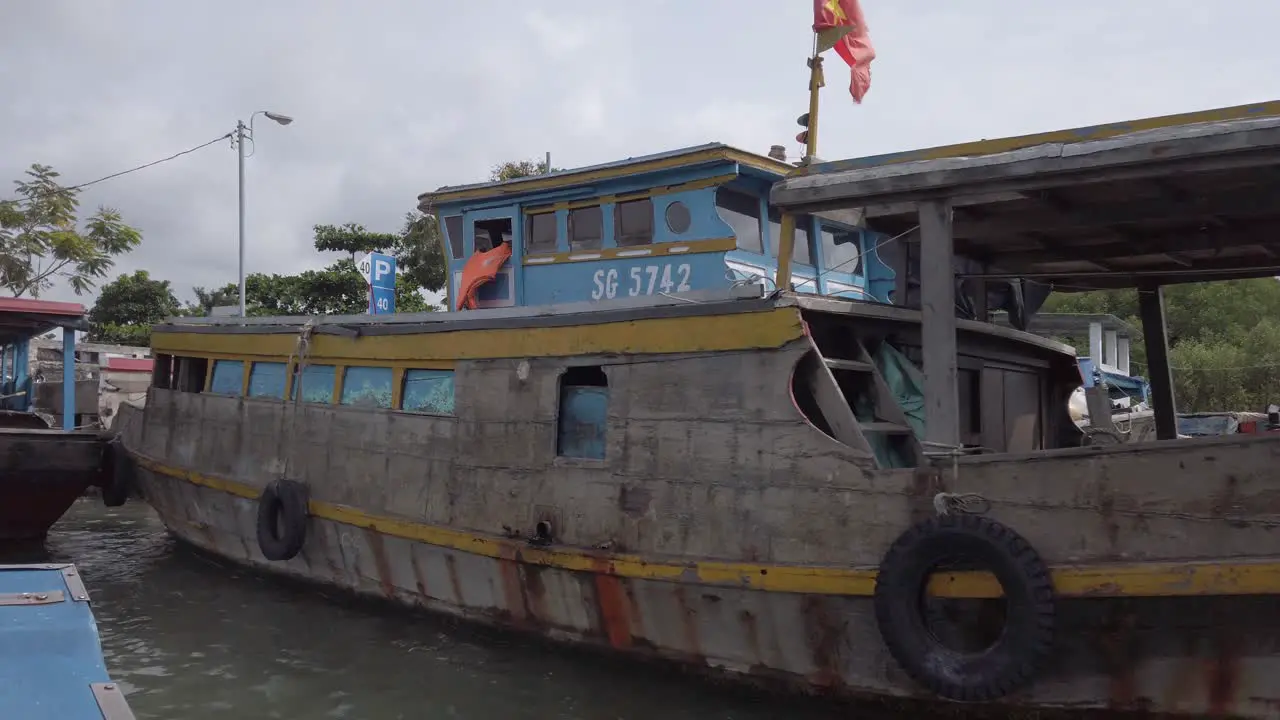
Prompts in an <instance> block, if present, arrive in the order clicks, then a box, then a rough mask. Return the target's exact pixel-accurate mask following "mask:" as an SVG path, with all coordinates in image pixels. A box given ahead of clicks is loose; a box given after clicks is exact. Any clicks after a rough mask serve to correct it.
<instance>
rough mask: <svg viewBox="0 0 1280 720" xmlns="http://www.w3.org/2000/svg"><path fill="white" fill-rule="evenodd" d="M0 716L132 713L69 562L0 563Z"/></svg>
mask: <svg viewBox="0 0 1280 720" xmlns="http://www.w3.org/2000/svg"><path fill="white" fill-rule="evenodd" d="M0 638H2V639H3V641H2V642H0V717H5V718H23V720H90V719H92V720H133V718H134V715H133V712H132V710H130V708H129V701H128V699H127V698H126V697H125V694H124V692H123V691H122V690H121V689H120V686H119V685H118V684H116V683H115V682H113V681H112V680H111V676H110V675H109V674H108V673H107V667H106V661H105V659H104V658H103V655H102V645H101V642H100V640H99V638H98V627H97V624H96V622H95V621H94V618H93V610H92V609H91V608H90V606H89V592H88V590H87V589H86V588H85V584H84V579H83V578H82V577H81V576H80V572H79V570H77V569H76V566H75V565H70V564H43V565H0Z"/></svg>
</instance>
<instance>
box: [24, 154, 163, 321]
mask: <svg viewBox="0 0 1280 720" xmlns="http://www.w3.org/2000/svg"><path fill="white" fill-rule="evenodd" d="M26 175H27V179H25V180H17V181H15V182H14V184H15V185H16V186H17V194H18V199H16V200H8V201H4V202H0V289H3V290H6V291H8V292H10V293H12V294H13V295H14V297H22V296H23V295H27V294H30V295H31V296H32V297H37V298H38V297H40V293H42V292H43V291H45V290H48V289H49V288H51V287H53V284H54V282H55V281H56V280H58V279H59V278H61V279H64V280H66V281H67V283H68V284H69V285H70V286H71V289H72V290H74V291H75V293H76V294H77V295H82V294H84V293H85V292H87V291H89V290H91V289H92V288H93V287H94V285H95V283H96V281H97V280H98V279H101V278H104V277H106V276H107V273H108V272H110V270H111V268H112V267H113V266H114V264H115V261H114V259H115V258H116V257H117V256H119V255H121V254H123V253H127V252H129V251H130V250H132V249H134V248H135V247H137V246H138V244H139V243H140V242H142V236H141V234H140V233H139V232H138V231H137V230H136V229H134V228H132V227H130V226H128V225H126V224H125V223H124V221H123V220H122V219H121V217H120V213H118V212H116V211H115V210H113V209H111V208H108V207H102V208H99V209H98V210H97V212H95V213H94V214H93V215H91V216H90V217H89V219H88V220H87V221H86V222H85V224H84V228H83V229H81V228H80V222H79V216H78V211H79V208H80V201H79V200H78V199H77V196H78V195H79V190H76V189H74V188H67V187H63V186H62V185H60V184H59V183H58V177H59V174H58V173H57V172H56V171H55V170H54V169H53V168H51V167H49V166H48V165H40V164H38V163H35V164H32V165H31V168H30V169H29V170H27V172H26Z"/></svg>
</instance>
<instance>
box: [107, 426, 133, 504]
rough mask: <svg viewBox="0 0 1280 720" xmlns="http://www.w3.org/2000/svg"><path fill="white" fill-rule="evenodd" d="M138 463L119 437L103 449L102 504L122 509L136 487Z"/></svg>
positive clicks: (114, 438) (112, 439)
mask: <svg viewBox="0 0 1280 720" xmlns="http://www.w3.org/2000/svg"><path fill="white" fill-rule="evenodd" d="M137 473H138V463H137V461H136V460H134V459H133V458H132V457H130V455H129V451H128V450H126V449H125V447H124V443H123V442H121V440H120V436H119V435H117V436H115V437H113V438H111V440H110V441H109V442H108V443H107V444H106V445H105V446H103V449H102V469H101V471H100V476H101V478H102V480H101V482H100V484H99V487H100V489H101V491H102V504H103V505H106V506H107V507H120V506H121V505H124V504H125V503H126V502H128V500H129V492H130V490H131V489H132V488H133V487H134V485H135V479H136V477H137Z"/></svg>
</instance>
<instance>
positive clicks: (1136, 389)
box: [1076, 357, 1151, 402]
mask: <svg viewBox="0 0 1280 720" xmlns="http://www.w3.org/2000/svg"><path fill="white" fill-rule="evenodd" d="M1076 362H1077V363H1078V364H1079V365H1080V374H1081V375H1082V376H1083V377H1084V386H1085V388H1086V389H1087V388H1091V387H1093V385H1094V378H1095V375H1101V376H1102V379H1103V380H1104V381H1106V383H1107V385H1108V386H1109V387H1112V388H1116V389H1119V390H1122V391H1123V392H1124V394H1125V395H1127V396H1129V397H1131V398H1133V399H1135V400H1140V401H1142V402H1147V401H1148V400H1149V399H1150V397H1149V396H1150V393H1151V386H1150V385H1149V384H1148V383H1147V381H1146V379H1145V378H1141V377H1138V376H1136V375H1121V374H1119V373H1113V372H1107V371H1106V370H1099V369H1098V368H1097V367H1096V366H1095V365H1094V363H1093V360H1092V359H1091V358H1087V357H1082V358H1077V359H1076Z"/></svg>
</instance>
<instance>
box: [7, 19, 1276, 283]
mask: <svg viewBox="0 0 1280 720" xmlns="http://www.w3.org/2000/svg"><path fill="white" fill-rule="evenodd" d="M863 7H864V9H865V11H866V15H867V20H868V24H869V25H870V28H871V35H872V40H873V41H874V43H875V45H876V49H877V52H878V53H879V58H878V59H877V60H876V61H875V64H874V65H873V66H872V68H873V70H872V78H873V79H872V87H871V92H870V93H869V94H868V96H867V99H866V102H865V103H864V104H863V105H861V106H855V105H853V103H852V102H851V101H850V99H849V96H848V93H847V89H846V86H847V81H848V75H847V73H846V72H845V71H844V68H843V66H842V64H841V63H840V60H839V58H838V57H836V56H835V55H834V53H829V55H830V57H829V58H828V62H827V67H828V87H827V89H826V91H825V92H824V103H823V115H822V118H823V124H822V132H821V140H822V146H821V148H820V153H819V154H820V155H821V156H822V157H823V158H825V159H835V158H838V157H850V156H858V155H867V154H874V153H880V152H888V151H893V150H904V149H909V148H914V147H924V146H930V145H937V144H945V143H951V142H963V141H968V140H976V139H980V138H991V137H1001V136H1007V135H1016V134H1022V133H1029V132H1037V131H1047V130H1054V129H1059V128H1065V127H1075V126H1079V125H1088V124H1094V123H1101V122H1109V121H1116V120H1126V119H1133V118H1138V117H1146V116H1151V115H1162V114H1168V113H1175V112H1184V111H1191V110H1198V109H1205V108H1212V107H1218V106H1225V105H1235V104H1242V103H1247V102H1255V101H1263V100H1271V99H1280V73H1277V72H1276V68H1280V43H1276V42H1275V41H1274V34H1275V32H1276V28H1278V27H1280V2H1275V1H1274V0H1271V1H1264V0H1218V2H1215V3H1207V2H1203V0H1199V1H1195V2H1193V1H1192V0H1076V1H1075V2H1071V3H1063V2H1044V1H1041V2H1027V1H1026V0H965V1H964V2H943V1H940V0H863ZM812 19H813V18H812V4H811V3H810V2H809V0H629V1H628V2H616V1H615V2H600V1H599V0H596V1H594V2H585V1H579V0H522V1H520V2H515V1H511V0H488V1H487V2H465V3H464V2H461V1H460V0H457V1H448V2H447V1H446V0H414V1H412V2H410V1H408V0H404V1H400V0H364V1H363V2H355V1H354V0H352V1H339V0H261V1H260V2H236V1H233V0H220V1H219V2H211V1H206V0H181V1H177V2H175V1H173V0H29V1H28V0H0V90H2V91H3V95H2V99H0V183H2V184H3V188H12V185H10V184H9V183H10V182H11V181H12V180H13V179H16V178H18V177H19V176H20V174H21V172H22V171H23V170H24V169H25V168H26V167H27V166H29V165H30V164H31V163H33V162H40V163H46V164H50V165H52V166H54V167H55V168H56V169H57V170H59V171H60V172H61V173H62V174H63V180H65V181H66V182H67V183H68V184H74V183H77V182H83V181H87V180H91V179H94V178H97V177H99V176H102V175H105V174H108V173H111V172H115V171H119V170H123V169H127V168H129V167H132V166H135V165H139V164H142V163H145V162H149V161H152V160H156V159H159V158H161V157H165V156H167V155H170V154H172V153H174V152H177V151H179V150H183V149H185V148H188V147H192V146H194V145H198V144H200V143H203V142H206V141H208V140H211V139H213V138H215V137H218V136H219V135H221V134H223V133H226V132H228V131H230V130H231V129H233V128H234V126H235V122H236V120H237V119H238V118H247V117H248V116H249V114H250V113H252V112H253V111H255V110H262V109H269V110H276V111H278V112H281V113H285V114H288V115H292V116H294V117H295V118H296V122H294V123H293V124H292V125H290V126H288V127H280V126H277V125H274V124H272V123H263V122H259V123H258V147H257V153H256V155H254V156H253V157H251V158H250V159H249V160H248V162H247V169H246V173H247V183H248V231H247V232H248V261H247V263H248V271H249V272H278V273H289V272H297V271H300V270H304V269H307V268H312V267H320V266H322V265H324V264H326V263H327V262H329V261H330V260H331V258H325V257H321V256H319V255H318V254H317V253H315V252H314V251H313V250H312V249H311V227H312V226H313V225H315V224H317V223H345V222H359V223H362V224H364V225H366V226H367V227H369V228H371V229H375V230H384V231H392V230H396V229H398V227H399V226H400V223H401V219H402V217H403V216H404V214H405V212H406V211H408V210H410V209H411V208H412V207H413V206H414V203H415V196H416V195H417V194H418V193H421V192H424V191H426V190H431V189H434V188H436V187H439V186H440V185H446V184H450V185H452V184H459V183H466V182H475V181H479V180H483V179H484V178H485V176H486V175H487V174H488V172H489V169H490V168H491V167H492V166H493V165H495V164H497V163H499V162H502V161H504V160H509V159H520V158H530V159H534V158H540V157H541V156H542V154H543V153H544V152H546V151H550V152H551V153H552V162H553V164H554V165H556V166H559V167H574V166H581V165H589V164H594V163H599V162H608V161H611V160H616V159H620V158H622V157H626V156H630V155H642V154H647V153H652V152H659V151H663V150H669V149H673V148H677V147H682V146H688V145H695V144H700V143H704V142H710V141H722V142H727V143H730V144H733V145H737V146H739V147H742V148H744V149H748V150H753V151H756V152H760V153H764V152H767V150H768V148H769V146H770V145H771V144H773V143H785V144H786V145H787V148H788V152H789V153H790V154H792V155H796V154H798V149H799V146H798V145H796V143H795V142H794V140H793V137H794V135H795V134H796V132H798V131H799V128H798V127H797V126H796V125H795V123H794V121H795V118H796V116H798V115H799V114H800V113H802V112H804V110H805V109H806V103H807V100H806V83H807V80H808V74H807V70H806V68H805V64H804V60H805V56H806V54H807V52H808V51H809V49H810V44H811V42H812V35H811V31H810V24H811V23H812ZM259 120H261V118H259ZM3 188H0V192H3V194H0V197H8V196H10V195H11V191H10V190H5V189H3ZM82 200H83V203H84V205H85V206H86V208H87V209H88V210H91V209H92V208H93V207H95V206H97V205H102V204H105V205H109V206H112V207H115V208H116V209H118V210H119V211H120V212H121V213H122V214H123V215H124V217H125V219H126V221H128V222H129V223H131V224H133V225H135V226H136V227H138V228H140V229H141V230H142V233H143V237H144V240H143V244H142V246H141V247H140V248H139V249H138V250H137V251H135V252H134V253H132V254H131V255H129V256H127V257H125V258H122V259H121V260H120V261H119V262H118V264H117V268H116V271H117V272H132V271H133V270H134V269H137V268H145V269H147V270H149V271H151V273H152V275H153V276H157V277H160V278H163V279H168V280H171V281H172V282H173V285H174V287H175V289H176V290H177V292H178V294H179V296H180V297H183V298H184V299H186V298H189V297H191V287H192V286H195V285H202V286H215V285H221V284H223V283H227V282H234V280H235V277H236V155H235V152H234V151H233V150H232V149H231V147H230V145H229V144H228V143H226V142H223V143H218V144H217V145H214V146H211V147H209V148H206V149H204V150H201V151H199V152H198V153H194V154H191V155H188V156H185V157H183V158H181V159H178V160H175V161H173V162H169V163H165V164H163V165H160V166H157V167H155V168H151V169H148V170H144V171H141V172H138V173H135V174H132V175H128V176H126V177H123V178H120V179H117V180H112V181H108V182H105V183H102V184H101V185H98V186H95V187H93V188H90V189H88V190H86V191H85V192H84V194H83V196H82ZM114 274H116V273H113V276H114ZM47 297H49V299H68V300H69V299H74V295H73V293H71V292H70V291H69V290H66V289H62V288H60V289H59V290H58V291H56V292H55V293H53V294H51V295H49V296H47ZM81 302H84V303H85V304H89V303H91V302H92V297H83V298H81Z"/></svg>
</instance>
